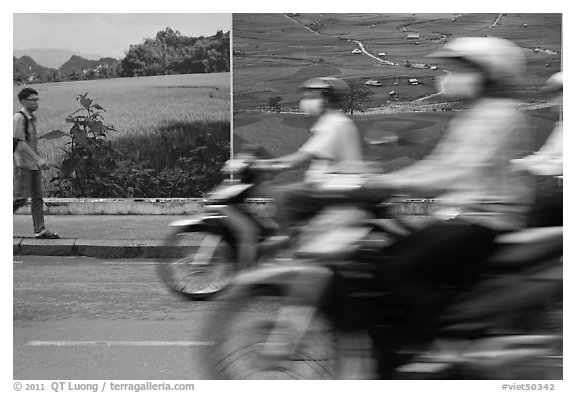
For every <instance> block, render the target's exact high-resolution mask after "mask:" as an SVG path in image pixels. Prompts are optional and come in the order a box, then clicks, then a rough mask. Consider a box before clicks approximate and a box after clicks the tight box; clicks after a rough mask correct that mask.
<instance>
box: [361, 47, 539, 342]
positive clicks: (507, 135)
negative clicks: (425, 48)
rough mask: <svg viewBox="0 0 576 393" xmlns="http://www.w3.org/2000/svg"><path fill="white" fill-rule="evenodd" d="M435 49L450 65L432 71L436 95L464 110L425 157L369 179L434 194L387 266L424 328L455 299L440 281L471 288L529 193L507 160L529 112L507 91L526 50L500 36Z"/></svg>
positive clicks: (377, 187) (519, 222)
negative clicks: (422, 222)
mask: <svg viewBox="0 0 576 393" xmlns="http://www.w3.org/2000/svg"><path fill="white" fill-rule="evenodd" d="M432 56H434V57H437V58H442V59H444V61H445V62H446V63H450V64H452V65H453V66H454V71H453V72H450V73H448V74H447V75H443V76H442V77H440V78H438V81H437V82H438V88H439V90H440V92H441V93H443V94H444V95H445V96H447V97H459V98H462V99H464V100H467V101H469V103H470V107H469V110H467V111H466V112H462V113H459V114H457V115H456V117H455V118H454V119H453V120H452V121H451V123H450V124H449V128H448V130H447V133H446V135H445V136H444V137H443V139H442V140H441V141H440V142H439V143H438V145H437V146H436V148H435V149H434V150H433V151H432V152H431V154H430V155H429V156H428V157H426V158H424V159H423V160H421V161H419V162H416V163H415V164H413V165H411V166H409V167H407V168H404V169H401V170H398V171H396V172H393V173H388V174H384V175H380V176H377V177H375V178H374V179H373V180H372V181H371V182H370V183H369V184H367V186H366V188H367V189H369V190H372V191H376V192H380V193H390V194H394V195H399V194H409V195H413V196H421V197H434V198H436V199H437V209H436V211H435V212H434V215H435V217H437V218H438V220H437V221H436V222H435V223H433V224H431V225H430V226H428V227H425V228H423V229H422V230H420V231H419V232H417V233H415V234H414V235H412V236H410V237H408V238H406V239H404V240H401V241H400V242H398V243H397V244H396V245H394V246H393V247H392V249H391V250H390V252H391V255H392V256H393V257H392V260H391V261H390V262H389V263H387V264H386V265H387V266H389V267H390V274H394V275H395V277H398V280H397V282H396V284H395V288H394V289H395V292H396V294H397V295H398V299H399V301H402V302H403V303H404V305H405V306H406V308H407V309H408V310H409V311H410V312H409V315H410V316H413V317H415V319H414V320H413V321H412V322H413V323H414V325H415V327H417V328H419V327H424V328H425V331H433V330H434V329H436V328H438V327H439V326H436V325H434V324H433V323H432V322H431V321H433V320H434V317H436V316H439V315H440V314H439V313H440V312H441V311H442V310H443V309H444V308H445V306H446V305H447V304H448V303H449V301H450V300H451V296H452V294H450V293H448V292H439V291H438V290H437V288H438V287H441V286H442V285H444V284H446V285H450V284H451V283H457V284H459V285H461V284H467V285H472V284H473V283H474V282H475V281H476V280H477V278H478V275H479V271H480V266H481V263H482V261H483V260H484V259H485V258H486V257H487V256H488V255H489V253H490V252H491V251H492V250H493V247H494V244H493V241H494V239H495V237H496V236H497V235H499V234H501V233H503V232H507V231H511V230H515V229H519V228H522V227H524V226H525V225H526V218H527V212H528V206H529V201H530V200H531V190H530V187H529V186H528V185H527V184H526V183H525V182H524V181H523V177H522V176H521V175H520V174H519V173H517V172H514V171H513V170H512V168H511V165H510V160H511V159H513V158H515V157H518V151H516V146H518V145H519V143H518V142H519V141H521V140H523V139H525V138H526V137H527V135H526V126H527V124H526V118H525V115H524V114H523V113H522V112H520V111H518V110H517V106H518V104H519V102H518V101H517V100H516V99H514V98H513V97H514V96H515V91H516V89H517V87H518V86H517V81H518V79H517V78H518V77H521V76H522V74H523V72H524V71H525V58H524V54H523V50H522V49H521V48H520V47H518V46H517V45H515V44H514V43H512V42H510V41H507V40H504V39H500V38H494V37H482V38H475V37H465V38H457V39H454V40H453V41H451V42H449V43H448V44H447V45H445V47H444V48H443V49H441V50H440V51H438V52H436V53H434V54H433V55H432Z"/></svg>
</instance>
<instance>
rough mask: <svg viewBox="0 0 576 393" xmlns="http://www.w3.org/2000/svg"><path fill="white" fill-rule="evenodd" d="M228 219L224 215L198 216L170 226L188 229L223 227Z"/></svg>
mask: <svg viewBox="0 0 576 393" xmlns="http://www.w3.org/2000/svg"><path fill="white" fill-rule="evenodd" d="M224 219H226V216H224V215H222V214H196V215H193V216H191V217H188V218H184V219H182V220H177V221H173V222H171V223H170V224H169V226H170V227H172V228H186V227H194V226H208V227H212V226H214V225H220V226H221V225H222V224H221V222H222V221H223V220H224Z"/></svg>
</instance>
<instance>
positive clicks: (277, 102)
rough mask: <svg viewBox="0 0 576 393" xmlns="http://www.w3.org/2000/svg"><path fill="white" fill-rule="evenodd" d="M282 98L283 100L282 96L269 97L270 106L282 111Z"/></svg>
mask: <svg viewBox="0 0 576 393" xmlns="http://www.w3.org/2000/svg"><path fill="white" fill-rule="evenodd" d="M282 100H283V98H282V96H273V97H270V98H269V99H268V106H269V107H270V108H273V109H275V110H276V112H280V109H281V108H282V105H280V103H281V102H282Z"/></svg>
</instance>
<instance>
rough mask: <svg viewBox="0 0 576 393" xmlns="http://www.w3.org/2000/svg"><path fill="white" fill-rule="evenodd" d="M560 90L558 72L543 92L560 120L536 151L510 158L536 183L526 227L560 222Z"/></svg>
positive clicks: (561, 147) (561, 77)
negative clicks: (549, 96)
mask: <svg viewBox="0 0 576 393" xmlns="http://www.w3.org/2000/svg"><path fill="white" fill-rule="evenodd" d="M562 90H563V74H562V72H558V73H556V74H554V75H552V76H551V77H550V78H548V80H547V82H546V85H545V86H544V87H543V88H542V91H543V92H545V93H548V94H551V95H552V97H551V100H550V103H551V104H552V105H553V106H554V108H556V109H557V110H558V111H559V114H560V119H559V120H558V121H557V122H556V124H555V127H554V129H553V130H552V133H551V134H550V136H549V137H548V139H547V140H546V142H545V143H544V145H543V146H542V147H541V148H540V149H539V150H538V151H536V152H534V153H533V154H531V155H529V156H527V157H524V158H521V159H517V160H512V163H513V164H514V165H515V166H516V167H517V168H518V169H519V170H524V171H526V172H528V173H529V174H531V175H532V177H533V179H534V182H535V191H536V195H535V197H534V204H533V207H532V211H531V213H530V217H529V220H528V226H529V227H541V226H562V225H563V217H562V216H563V207H562V202H563V192H562V186H561V178H562V176H563V173H564V171H563V162H564V160H563V157H564V156H563V142H562V139H563V133H562Z"/></svg>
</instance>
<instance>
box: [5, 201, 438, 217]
mask: <svg viewBox="0 0 576 393" xmlns="http://www.w3.org/2000/svg"><path fill="white" fill-rule="evenodd" d="M205 202H206V200H205V199H202V198H134V199H126V198H124V199H122V198H101V199H97V198H44V214H46V215H192V214H198V213H202V212H203V211H204V203H205ZM270 202H271V199H268V198H251V199H248V200H247V201H246V203H247V204H249V205H251V206H252V207H254V208H266V206H267V205H269V204H270ZM395 203H396V207H397V209H398V210H399V212H401V213H402V214H408V215H426V214H429V212H430V210H431V208H432V207H433V206H434V204H435V201H434V200H433V199H413V198H405V199H399V200H397V201H396V202H395ZM16 214H26V215H29V214H30V202H29V201H27V202H26V204H25V205H24V206H23V207H22V208H21V209H20V210H18V212H16Z"/></svg>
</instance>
